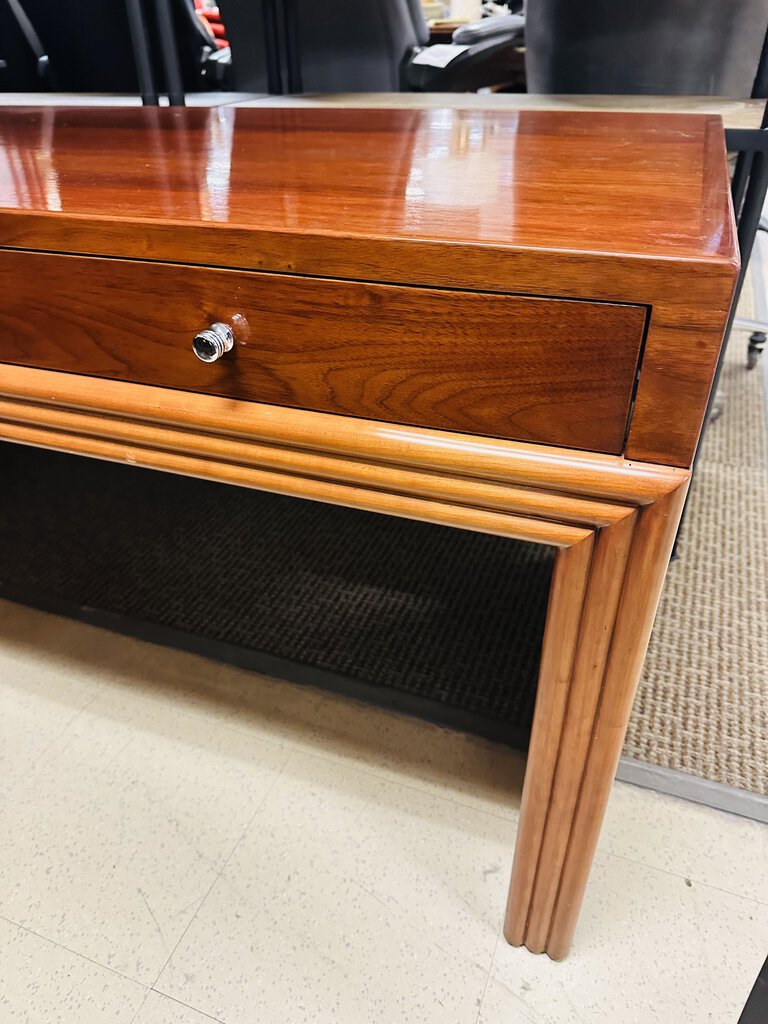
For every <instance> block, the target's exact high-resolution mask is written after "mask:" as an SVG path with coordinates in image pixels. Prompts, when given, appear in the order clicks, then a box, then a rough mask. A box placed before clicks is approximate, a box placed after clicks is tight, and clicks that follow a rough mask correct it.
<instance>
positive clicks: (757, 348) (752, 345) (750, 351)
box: [747, 331, 766, 370]
mask: <svg viewBox="0 0 768 1024" xmlns="http://www.w3.org/2000/svg"><path fill="white" fill-rule="evenodd" d="M765 342H766V335H765V333H764V332H763V331H755V332H754V333H753V334H750V336H749V347H748V348H747V369H748V370H754V368H755V367H756V366H757V362H758V360H759V358H760V356H761V354H762V351H763V346H764V345H765Z"/></svg>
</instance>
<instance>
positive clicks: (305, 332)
mask: <svg viewBox="0 0 768 1024" xmlns="http://www.w3.org/2000/svg"><path fill="white" fill-rule="evenodd" d="M0 276H2V279H3V281H4V284H5V288H6V289H7V292H8V294H9V295H12V296H13V301H12V302H8V303H3V304H2V305H0V361H4V362H11V363H17V364H23V365H26V366H38V367H42V368H44V369H51V370H64V371H68V372H79V373H86V374H89V375H93V376H97V377H106V378H109V379H113V380H115V379H117V380H129V381H135V382H138V383H147V384H160V385H164V386H167V387H172V388H184V389H187V390H189V391H195V392H207V393H211V394H218V395H226V396H230V397H232V398H240V399H252V400H256V401H261V402H267V403H274V404H276V405H287V406H292V407H296V408H300V409H313V410H317V411H323V412H331V413H342V414H345V415H352V416H360V417H369V418H370V419H375V420H390V421H392V422H395V423H405V424H413V425H418V426H430V427H441V428H444V429H448V430H459V431H466V432H467V433H472V434H485V435H492V436H500V437H506V438H512V439H516V440H531V441H538V442H543V443H548V444H558V445H565V446H570V447H574V448H583V449H586V450H589V451H597V452H610V453H614V454H618V453H619V452H621V450H622V447H623V443H624V435H625V431H626V426H627V421H628V415H629V405H630V400H631V397H632V389H633V385H634V379H635V371H636V367H637V359H638V353H639V350H640V343H641V341H642V336H643V330H644V326H645V315H646V313H645V309H644V308H642V307H638V306H626V305H624V306H621V305H613V304H608V303H593V302H569V301H564V300H553V299H537V298H526V297H516V296H510V295H496V294H487V293H481V292H462V291H449V290H437V289H428V288H406V287H400V286H391V285H389V286H388V285H376V284H361V283H358V282H348V281H330V280H320V279H315V278H300V277H293V276H284V275H277V274H254V273H242V272H236V271H231V270H211V269H207V268H200V267H187V266H176V265H169V264H153V263H143V262H139V261H129V260H106V259H95V258H87V257H78V256H57V255H50V254H40V253H29V252H13V251H9V250H5V251H0ZM41 281H44V282H45V287H44V288H41V287H40V282H41ZM215 321H225V322H228V323H230V324H231V325H232V327H233V330H234V335H235V348H234V350H233V351H232V352H231V353H229V354H228V355H226V356H224V357H223V358H222V359H220V360H219V361H218V362H216V363H215V364H206V363H202V362H200V360H198V359H197V358H196V357H195V356H194V354H193V353H192V350H191V342H192V338H193V337H194V336H195V334H196V333H197V332H198V331H199V330H201V329H202V328H204V327H207V326H208V325H209V324H210V323H212V322H215Z"/></svg>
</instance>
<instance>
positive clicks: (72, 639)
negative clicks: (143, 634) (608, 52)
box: [0, 602, 768, 1024]
mask: <svg viewBox="0 0 768 1024" xmlns="http://www.w3.org/2000/svg"><path fill="white" fill-rule="evenodd" d="M521 776H522V762H521V759H520V758H519V756H518V755H516V754H514V753H513V752H511V751H510V750H508V749H505V748H502V747H496V746H493V745H492V744H489V743H486V742H484V741H482V740H477V739H472V738H469V737H466V736H463V735H460V734H457V733H450V732H447V731H444V730H441V729H438V728H437V727H435V726H431V725H427V724H425V723H423V722H419V721H415V720H411V719H408V718H403V717H398V716H396V715H393V714H390V713H388V712H384V711H380V710H376V709H372V708H369V707H366V706H363V705H361V704H357V703H355V702H352V701H348V700H345V699H343V698H339V697H335V696H332V695H328V694H324V693H320V692H316V691H313V690H307V689H301V688H299V687H296V686H292V685H290V684H287V683H282V682H280V683H278V682H275V681H272V680H268V679H264V678H261V677H257V676H254V675H252V674H250V673H247V672H244V671H240V670H238V669H234V668H231V667H227V666H223V665H219V664H215V663H213V662H209V661H207V660H205V659H203V658H198V657H196V656H192V655H187V654H181V653H179V652H176V651H172V650H168V649H164V648H157V647H153V646H150V645H147V644H142V643H140V642H138V641H135V640H131V639H127V638H123V637H119V636H114V635H112V634H109V633H106V632H101V631H99V630H97V629H94V628H92V627H89V626H85V625H82V624H80V623H76V622H72V621H68V620H64V619H57V618H55V617H53V616H48V615H44V614H42V613H40V612H35V611H30V610H27V609H24V608H21V607H18V606H14V605H12V604H8V603H6V602H0V1021H2V1022H3V1024H6V1022H14V1024H15V1022H29V1024H52V1022H54V1021H56V1022H59V1024H70V1022H72V1024H74V1022H77V1024H91V1022H93V1024H112V1022H114V1024H130V1022H134V1024H210V1021H211V1019H213V1020H215V1021H222V1022H224V1024H264V1022H266V1024H272V1022H274V1024H300V1022H309V1021H312V1022H323V1024H325V1022H328V1024H399V1022H409V1024H410V1022H413V1024H433V1022H434V1024H453V1022H456V1024H518V1022H528V1024H530V1022H536V1024H560V1022H564V1024H575V1022H585V1024H598V1022H603V1021H605V1022H610V1024H624V1022H627V1024H629V1022H632V1024H652V1022H656V1021H658V1022H661V1024H672V1022H674V1024H683V1022H693V1024H699V1022H704V1021H713V1022H716V1024H729V1022H734V1024H735V1021H736V1020H737V1018H738V1015H739V1011H740V1009H741V1007H742V1006H743V1004H744V1002H745V1001H746V998H747V995H748V993H749V990H750V988H751V986H752V983H753V981H754V979H755V977H756V975H757V973H758V970H759V968H760V965H761V963H762V961H763V960H764V958H765V955H766V952H767V951H768V889H767V888H766V884H765V879H766V877H767V869H768V827H767V826H764V825H759V824H757V823H754V822H749V821H746V820H744V819H740V818H736V817H731V816H728V815H725V814H722V813H720V812H717V811H712V810H709V809H706V808H702V807H698V806H695V805H692V804H686V803H682V802H679V801H676V800H674V799H673V798H669V797H662V796H659V795H658V794H653V793H650V792H646V791H643V790H639V789H634V788H632V787H630V786H625V785H621V784H617V786H616V787H615V792H614V796H613V801H612V804H611V807H610V811H609V815H608V821H607V823H606V827H605V831H604V834H603V838H602V841H601V845H600V850H599V854H598V859H597V864H596V867H595V870H594V873H593V877H592V881H591V885H590V888H589V893H588V896H587V901H586V905H585V908H584V913H583V917H582V921H581V924H580V927H579V930H578V933H577V937H576V944H575V949H574V951H573V954H572V956H571V957H570V959H569V960H567V961H566V962H564V963H562V964H554V963H552V962H551V961H549V960H547V959H546V958H544V957H537V956H533V955H532V954H530V953H527V952H526V951H524V950H519V949H511V948H510V947H509V946H507V945H506V944H505V942H504V941H503V939H500V924H501V916H502V910H503V905H504V895H505V889H506V884H507V877H508V872H509V867H510V862H511V854H512V848H513V844H514V840H515V829H516V821H517V812H518V803H519V796H520V780H521Z"/></svg>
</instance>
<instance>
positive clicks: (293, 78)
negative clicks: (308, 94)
mask: <svg viewBox="0 0 768 1024" xmlns="http://www.w3.org/2000/svg"><path fill="white" fill-rule="evenodd" d="M283 17H284V22H285V57H286V64H287V66H288V92H289V93H291V94H292V95H296V94H298V93H301V92H304V87H303V85H302V81H301V59H300V57H299V23H298V18H297V16H296V7H295V5H294V3H293V0H283Z"/></svg>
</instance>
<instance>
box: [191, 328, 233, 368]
mask: <svg viewBox="0 0 768 1024" xmlns="http://www.w3.org/2000/svg"><path fill="white" fill-rule="evenodd" d="M234 347H235V336H234V334H233V333H232V328H231V327H230V326H229V324H211V326H210V327H207V328H206V329H205V330H204V331H200V333H199V334H197V335H195V340H194V341H193V342H192V351H193V352H194V353H195V355H196V356H197V358H198V359H202V361H203V362H204V363H215V362H216V360H217V359H221V357H222V356H223V355H224V353H225V352H229V351H231V350H232V349H233V348H234Z"/></svg>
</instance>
